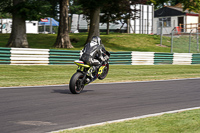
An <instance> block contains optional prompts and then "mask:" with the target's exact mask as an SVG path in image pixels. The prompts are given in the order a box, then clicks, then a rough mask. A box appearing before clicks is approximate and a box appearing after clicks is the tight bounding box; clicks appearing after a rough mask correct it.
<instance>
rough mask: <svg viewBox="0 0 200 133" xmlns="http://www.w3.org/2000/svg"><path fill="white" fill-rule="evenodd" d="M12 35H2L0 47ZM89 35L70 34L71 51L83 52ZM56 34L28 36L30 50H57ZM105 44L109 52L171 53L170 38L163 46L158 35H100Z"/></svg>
mask: <svg viewBox="0 0 200 133" xmlns="http://www.w3.org/2000/svg"><path fill="white" fill-rule="evenodd" d="M9 36H10V34H0V47H5V45H6V43H7V42H8V39H9ZM87 36H88V33H78V34H72V33H70V39H71V40H72V45H73V46H74V48H73V49H71V50H81V49H82V48H83V47H84V44H85V41H86V39H87ZM56 37H57V35H56V34H27V39H28V42H29V47H30V48H43V49H55V48H54V47H53V45H54V43H55V41H56ZM100 37H101V39H102V42H103V44H104V45H105V47H106V49H107V50H108V51H152V52H170V46H171V45H170V37H163V46H166V47H161V46H159V45H158V44H159V43H160V37H159V36H158V35H145V34H122V33H111V34H110V35H105V33H101V35H100Z"/></svg>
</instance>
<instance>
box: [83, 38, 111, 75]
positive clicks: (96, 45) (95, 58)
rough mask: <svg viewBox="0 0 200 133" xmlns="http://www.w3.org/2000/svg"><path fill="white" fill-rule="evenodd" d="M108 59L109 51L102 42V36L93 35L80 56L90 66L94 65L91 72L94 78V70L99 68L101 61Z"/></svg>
mask: <svg viewBox="0 0 200 133" xmlns="http://www.w3.org/2000/svg"><path fill="white" fill-rule="evenodd" d="M107 54H108V55H107ZM108 59H109V52H107V51H106V50H105V47H104V45H103V44H102V42H101V39H100V37H98V36H93V37H92V40H91V42H90V43H87V44H86V45H85V47H84V48H83V49H82V54H81V56H80V60H82V61H84V62H85V63H86V64H88V65H90V66H93V67H92V69H91V70H90V74H89V75H90V76H91V77H92V78H93V76H92V72H94V71H96V70H98V69H99V67H100V65H101V62H102V61H105V60H108Z"/></svg>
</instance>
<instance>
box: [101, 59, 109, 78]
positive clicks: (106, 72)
mask: <svg viewBox="0 0 200 133" xmlns="http://www.w3.org/2000/svg"><path fill="white" fill-rule="evenodd" d="M108 71H109V63H107V64H106V66H105V68H104V69H103V73H102V74H101V75H100V76H99V77H98V79H100V80H103V79H104V78H105V77H106V76H107V74H108Z"/></svg>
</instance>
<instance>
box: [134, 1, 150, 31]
mask: <svg viewBox="0 0 200 133" xmlns="http://www.w3.org/2000/svg"><path fill="white" fill-rule="evenodd" d="M131 8H132V9H136V10H140V11H139V12H134V16H136V17H139V18H138V19H134V20H130V33H136V34H151V33H153V19H154V5H141V4H136V5H135V6H132V7H131Z"/></svg>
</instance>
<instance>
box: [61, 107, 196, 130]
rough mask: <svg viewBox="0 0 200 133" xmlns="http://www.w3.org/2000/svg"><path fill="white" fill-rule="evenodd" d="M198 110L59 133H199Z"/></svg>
mask: <svg viewBox="0 0 200 133" xmlns="http://www.w3.org/2000/svg"><path fill="white" fill-rule="evenodd" d="M199 114H200V110H191V111H185V112H179V113H175V114H164V115H161V116H157V117H148V118H143V119H138V120H130V121H125V122H120V123H112V124H104V125H102V126H94V127H89V128H83V129H76V130H66V131H62V132H59V133H199V132H200V126H199V125H200V115H199Z"/></svg>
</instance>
